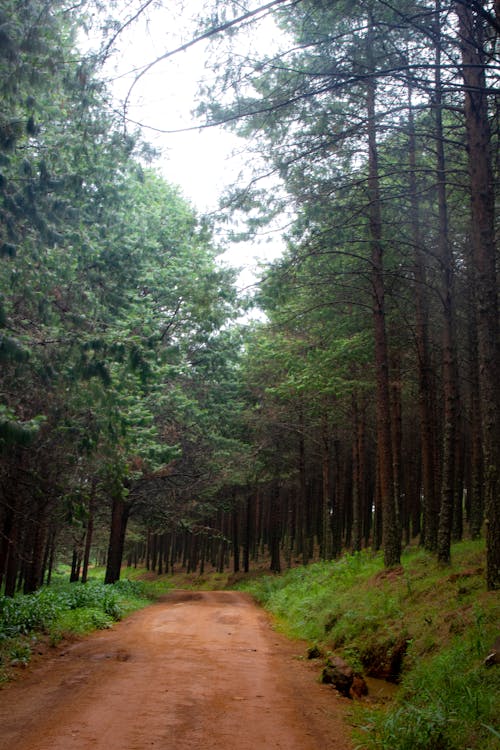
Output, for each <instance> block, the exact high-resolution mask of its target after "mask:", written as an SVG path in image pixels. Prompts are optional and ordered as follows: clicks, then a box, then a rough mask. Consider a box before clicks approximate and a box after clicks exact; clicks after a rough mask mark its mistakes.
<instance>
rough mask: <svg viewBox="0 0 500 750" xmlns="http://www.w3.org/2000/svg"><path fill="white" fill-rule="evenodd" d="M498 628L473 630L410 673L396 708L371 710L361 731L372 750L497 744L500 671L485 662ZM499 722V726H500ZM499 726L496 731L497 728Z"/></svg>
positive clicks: (456, 749) (458, 749)
mask: <svg viewBox="0 0 500 750" xmlns="http://www.w3.org/2000/svg"><path fill="white" fill-rule="evenodd" d="M492 632H493V631H492V630H489V629H487V630H486V631H485V630H483V629H482V628H477V627H476V628H473V629H471V630H470V631H469V632H468V633H467V635H466V637H465V638H460V639H455V640H454V641H453V642H452V643H451V644H450V645H448V646H447V647H446V648H444V649H443V650H442V651H441V652H440V653H439V654H437V655H436V656H434V657H431V658H430V659H428V660H426V661H422V662H420V663H418V664H417V665H416V666H415V667H414V668H413V669H412V671H411V672H409V673H408V675H407V676H405V678H404V680H403V683H402V686H401V690H400V693H399V695H398V697H397V700H396V703H395V705H394V708H392V709H390V710H388V711H380V710H377V711H367V712H365V715H364V716H362V717H360V718H359V726H358V730H357V732H356V736H357V737H358V738H359V739H360V740H361V742H362V744H361V745H360V746H359V747H360V748H361V747H363V748H366V750H428V748H435V750H462V749H463V748H464V747H467V748H480V750H489V749H490V748H491V750H493V748H495V747H497V745H496V742H497V740H496V739H495V732H496V731H498V729H499V728H500V724H499V723H498V717H499V716H500V697H499V696H500V674H499V672H498V669H488V668H487V667H485V666H484V664H483V659H484V654H485V653H486V652H487V650H488V648H489V646H490V643H489V641H488V635H491V633H492ZM495 727H496V729H495ZM492 730H493V731H492Z"/></svg>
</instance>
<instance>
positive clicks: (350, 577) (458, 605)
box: [238, 542, 500, 750]
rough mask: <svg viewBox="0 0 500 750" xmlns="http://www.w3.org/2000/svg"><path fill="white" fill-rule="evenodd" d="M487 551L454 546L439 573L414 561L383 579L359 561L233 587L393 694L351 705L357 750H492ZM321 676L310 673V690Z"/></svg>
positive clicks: (496, 722) (492, 621) (352, 558)
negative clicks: (391, 685)
mask: <svg viewBox="0 0 500 750" xmlns="http://www.w3.org/2000/svg"><path fill="white" fill-rule="evenodd" d="M483 560H484V545H483V544H482V543H480V542H461V543H458V544H456V545H454V546H453V564H452V565H451V566H450V567H446V568H443V567H440V566H439V565H438V564H437V562H436V560H435V558H434V557H433V556H432V555H431V554H429V553H428V552H426V551H424V550H422V549H413V550H411V551H409V552H407V553H405V554H404V555H403V557H402V565H401V567H398V568H395V569H393V570H386V569H384V565H383V559H382V557H381V555H379V554H372V553H371V552H370V551H363V552H360V553H357V554H354V555H347V556H345V557H343V558H341V559H340V560H338V561H335V562H319V563H315V564H313V565H310V566H308V567H307V568H304V567H300V568H294V569H290V570H289V571H287V572H286V573H285V574H284V575H282V576H269V575H267V576H263V577H260V578H258V579H254V580H252V581H250V582H248V583H240V584H238V587H239V588H243V589H244V590H246V591H249V592H250V593H251V594H252V595H253V596H254V597H255V598H256V599H257V600H258V601H259V602H260V603H262V604H263V605H264V606H265V607H266V608H267V609H269V610H270V611H271V612H272V613H273V615H275V616H276V617H277V619H278V622H279V624H280V627H281V628H282V629H283V630H284V631H285V632H286V633H287V634H288V635H290V636H292V637H295V638H302V639H305V640H306V641H308V642H309V644H310V645H311V647H314V652H315V653H316V654H319V655H321V657H322V658H323V659H324V660H326V659H327V658H328V656H329V655H330V654H331V653H332V652H335V653H336V654H338V655H340V656H342V657H343V658H344V659H345V661H346V662H348V663H349V664H350V665H351V666H352V667H353V669H354V670H355V671H357V672H359V673H361V674H363V675H365V676H370V675H372V676H374V677H381V678H383V679H388V680H391V681H392V682H395V683H397V684H399V689H398V690H397V691H396V695H395V698H394V700H392V701H390V702H388V703H380V704H377V702H376V701H373V699H371V698H370V697H368V699H367V700H363V701H361V702H359V703H358V702H356V703H354V704H353V711H352V721H353V724H354V726H355V732H354V733H355V740H356V742H355V746H356V747H357V749H358V750H464V749H465V748H470V749H471V750H493V748H498V740H499V736H500V735H499V732H500V719H499V717H500V665H498V664H495V665H493V666H492V667H487V666H485V664H484V660H485V657H486V656H487V655H488V654H489V652H490V650H491V648H492V645H493V643H494V642H495V640H496V638H497V637H498V636H499V632H498V627H499V626H498V623H499V622H500V599H499V597H498V593H494V592H487V591H485V590H484V578H483V570H482V566H483V564H484V563H483ZM319 674H320V668H319V667H318V678H319Z"/></svg>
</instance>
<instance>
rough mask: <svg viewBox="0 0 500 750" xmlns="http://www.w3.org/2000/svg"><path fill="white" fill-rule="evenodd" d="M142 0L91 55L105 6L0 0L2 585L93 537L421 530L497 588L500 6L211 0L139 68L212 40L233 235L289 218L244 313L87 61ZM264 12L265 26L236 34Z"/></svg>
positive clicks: (80, 555)
mask: <svg viewBox="0 0 500 750" xmlns="http://www.w3.org/2000/svg"><path fill="white" fill-rule="evenodd" d="M150 5H151V4H150V3H144V4H142V5H137V7H134V8H133V9H131V10H130V12H129V16H128V17H127V18H126V20H125V21H124V20H123V19H122V20H121V21H120V22H117V21H116V19H115V20H113V18H111V19H110V23H109V24H108V33H109V36H108V38H107V40H106V41H105V42H104V43H103V47H102V49H101V50H100V53H99V54H96V53H88V54H85V53H83V52H82V51H81V50H80V49H79V46H78V33H79V29H81V28H83V25H84V24H87V23H88V22H89V18H90V16H89V11H91V10H95V9H96V8H97V7H98V6H97V5H91V4H88V5H86V6H85V7H84V4H77V5H76V6H75V5H73V4H70V3H66V2H64V0H61V1H60V2H50V3H45V2H41V1H40V0H28V1H27V2H25V3H23V4H22V5H19V4H18V3H10V2H4V3H3V4H2V8H1V13H2V16H1V19H0V86H1V91H2V108H1V112H0V220H1V226H0V256H1V257H0V361H1V363H2V369H1V373H0V524H1V529H2V535H1V539H0V576H1V579H2V582H3V585H4V590H5V592H6V593H7V594H9V595H10V594H13V593H14V592H15V590H16V588H17V587H19V586H23V587H24V589H25V590H26V591H31V590H33V589H34V588H36V587H37V586H38V585H40V584H41V583H42V582H43V581H44V580H46V579H47V576H48V577H50V571H51V569H52V565H53V561H54V559H56V558H57V556H58V555H59V556H61V555H62V556H63V557H65V559H66V560H69V559H71V560H72V578H73V580H77V579H78V577H79V576H80V568H81V566H83V572H82V575H83V578H84V580H85V578H86V575H87V567H88V563H89V556H90V552H91V548H92V546H93V547H94V550H96V551H97V553H98V554H99V555H100V559H101V561H103V562H104V561H105V562H106V564H107V573H106V580H107V581H108V582H112V581H114V580H116V579H117V578H118V577H119V575H120V567H121V564H122V561H123V558H124V555H125V556H127V558H128V559H129V561H132V560H137V559H140V558H142V559H144V560H145V562H146V564H147V565H148V566H149V567H152V568H154V569H157V570H159V571H160V572H161V571H162V570H164V569H167V570H172V569H173V568H174V566H175V565H177V564H182V565H185V566H187V568H188V569H190V570H194V569H197V568H198V567H199V568H200V569H201V570H202V569H203V567H204V566H205V564H206V563H212V564H213V565H215V566H217V567H218V568H223V567H224V566H225V565H227V564H228V560H229V557H230V556H232V560H233V565H234V569H235V571H237V570H239V566H240V562H241V560H240V557H241V553H243V566H244V569H245V570H248V569H249V566H250V561H251V559H252V558H253V559H257V558H258V557H259V555H261V554H262V552H263V551H265V552H266V554H269V558H270V565H271V568H272V569H273V570H279V569H280V568H281V565H282V562H283V559H285V560H286V561H287V563H288V564H290V565H291V564H292V562H293V560H300V561H302V562H305V563H307V562H308V561H309V560H310V559H313V558H314V557H315V556H317V555H319V556H321V557H323V558H326V559H328V558H331V557H334V556H336V555H338V554H340V553H341V552H342V551H343V550H345V549H351V550H355V551H356V550H359V549H360V548H361V547H362V546H372V547H373V548H375V549H379V548H380V549H382V550H383V554H384V559H385V562H386V565H387V566H389V567H392V566H395V565H398V563H399V558H400V552H401V547H402V545H403V544H410V543H412V542H413V541H414V540H417V541H418V542H419V543H421V544H423V545H424V546H425V547H426V548H427V549H429V550H431V551H432V552H434V553H435V554H436V555H437V556H438V559H439V560H440V561H441V562H442V563H443V564H447V563H448V562H449V558H450V543H451V540H452V539H455V538H461V537H462V535H464V534H466V533H469V534H471V535H472V536H473V537H477V536H479V535H480V534H483V533H484V535H485V537H486V550H487V552H486V563H487V565H486V581H487V585H488V587H489V588H491V589H497V588H498V587H499V586H500V541H499V540H500V490H499V471H500V454H499V446H500V401H499V398H500V397H499V395H498V388H497V383H498V373H499V367H500V361H499V357H500V351H499V330H498V285H497V279H496V265H497V248H496V236H497V232H498V227H497V226H496V224H495V222H496V217H495V198H496V193H497V184H498V173H497V172H498V164H497V160H496V159H495V154H496V151H497V150H498V97H497V96H496V90H497V85H498V76H499V65H498V15H497V14H498V6H497V4H494V3H493V2H474V3H465V2H464V3H462V2H453V3H452V2H445V1H444V0H405V2H402V3H399V2H398V3H388V2H382V1H381V0H355V1H354V2H353V1H352V0H351V2H348V3H347V2H343V0H338V2H335V3H325V2H321V1H320V0H300V1H299V2H294V1H289V0H278V1H276V2H271V3H263V4H259V3H254V4H249V5H245V7H244V8H243V10H242V7H241V4H240V3H232V2H229V1H227V2H224V3H221V2H214V3H212V4H211V7H210V12H209V15H208V16H207V18H204V17H200V19H199V24H198V27H197V28H196V29H193V36H192V38H191V39H190V40H189V41H187V42H186V43H184V44H183V45H181V46H180V47H179V48H178V49H177V48H176V49H170V50H165V52H164V53H163V54H162V55H161V56H160V57H158V58H157V59H153V60H151V61H150V63H148V64H147V65H146V66H145V67H143V68H142V69H141V70H139V71H138V72H137V79H136V80H137V81H138V80H139V79H140V78H141V77H143V76H146V75H147V74H148V72H149V71H150V70H151V69H152V67H153V66H154V64H155V63H156V62H158V61H159V60H163V59H165V58H167V57H169V56H172V55H174V54H178V53H179V51H180V50H183V49H185V48H187V47H189V46H191V45H193V44H197V43H199V42H200V41H204V42H206V41H207V40H212V42H213V44H214V45H215V44H216V45H217V48H216V49H215V47H214V50H213V54H212V53H210V59H209V60H207V66H210V64H211V63H212V66H213V80H212V84H211V85H208V84H207V83H205V84H204V87H203V90H201V91H200V97H199V102H198V109H197V112H198V117H203V118H205V120H204V125H205V126H206V127H218V126H225V127H228V128H230V129H232V130H233V131H234V132H236V133H237V134H238V135H239V136H240V137H241V138H243V139H246V141H245V142H248V143H249V144H250V146H249V148H250V149H251V152H252V154H253V156H252V166H253V168H254V172H253V174H252V179H251V182H250V184H248V183H246V182H239V183H238V184H236V185H234V187H233V188H232V189H231V190H230V191H229V192H228V194H227V195H226V196H224V198H223V201H222V206H221V212H222V214H224V216H226V217H227V213H228V211H232V212H233V214H234V212H237V213H238V217H241V216H242V215H243V216H246V218H247V227H248V233H247V237H252V236H253V234H254V233H255V232H256V231H259V229H260V228H261V227H263V226H265V225H266V222H268V221H270V220H271V219H272V218H273V217H275V216H276V215H279V213H280V212H282V211H285V212H286V215H287V216H293V221H292V223H291V225H289V227H288V229H287V232H286V235H285V240H286V244H287V249H286V251H285V253H284V254H283V256H282V257H281V258H280V259H279V260H277V261H274V262H273V263H269V264H266V266H265V267H264V268H263V273H262V279H261V281H260V284H259V289H258V291H257V293H256V296H255V300H254V304H256V305H257V306H258V307H259V308H260V310H261V311H263V313H264V314H265V318H264V319H260V320H253V321H252V320H251V319H249V318H248V317H247V318H246V319H243V321H242V318H241V313H242V311H243V310H244V308H245V305H246V301H245V300H243V299H239V298H238V295H237V292H236V288H235V279H236V272H235V271H232V270H230V269H227V268H226V267H224V266H223V265H222V264H220V263H219V262H218V260H217V255H218V252H219V249H220V248H218V246H217V242H216V240H215V236H216V234H215V232H214V224H213V222H214V219H213V217H212V218H211V219H209V218H207V217H202V216H199V215H197V213H196V211H195V209H194V208H193V207H192V206H191V205H190V204H189V202H188V201H187V200H186V199H185V198H184V197H183V196H182V194H181V192H180V191H179V189H177V188H176V187H174V186H172V185H171V184H169V183H168V182H167V181H166V180H165V179H164V177H163V176H161V175H160V172H159V170H158V168H157V166H156V164H155V154H154V152H153V149H152V148H151V147H150V146H149V145H148V144H147V143H146V142H145V141H144V139H143V137H142V136H141V134H140V132H131V131H130V124H125V126H124V121H123V113H120V109H119V107H117V106H116V105H115V104H114V103H113V102H112V95H111V92H110V90H109V88H108V87H107V85H106V84H105V83H104V80H103V77H102V75H101V71H102V68H101V64H102V61H103V60H105V59H106V58H107V56H108V55H109V53H110V50H111V49H112V47H113V44H114V43H115V42H116V39H117V38H119V35H120V34H121V33H124V31H125V29H126V28H128V27H129V26H130V27H133V23H134V21H135V19H136V18H138V17H139V16H140V13H141V12H145V10H146V8H148V9H149V11H150V12H153V11H152V7H149V6H150ZM112 11H113V9H112V8H111V9H107V11H106V12H107V13H108V14H109V13H112ZM99 18H101V16H99ZM263 19H265V20H266V23H269V21H270V19H272V21H273V23H274V24H275V30H276V46H275V47H273V48H269V50H266V52H265V53H262V54H261V53H259V52H258V49H256V50H249V48H248V43H246V44H245V45H242V46H241V47H238V45H239V44H240V42H239V40H240V38H241V35H245V34H248V31H249V29H250V28H251V27H252V25H253V24H259V23H261V22H263ZM257 33H258V32H257ZM240 49H241V50H244V52H243V53H241V52H239V50H240ZM129 94H130V92H129ZM123 112H125V114H126V112H127V110H126V107H125V108H124V110H123ZM270 176H272V178H271V182H270V181H269V178H270ZM127 529H128V530H129V533H128V536H127Z"/></svg>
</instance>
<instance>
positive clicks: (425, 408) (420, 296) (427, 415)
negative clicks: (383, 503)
mask: <svg viewBox="0 0 500 750" xmlns="http://www.w3.org/2000/svg"><path fill="white" fill-rule="evenodd" d="M408 105H409V106H408V112H409V138H408V147H409V167H410V169H409V185H410V206H411V208H410V222H411V229H412V235H413V242H414V258H413V273H414V278H415V285H414V292H415V310H416V330H415V335H416V346H417V368H418V405H419V417H420V450H421V462H422V494H423V502H422V504H423V519H422V521H423V530H422V542H423V545H424V547H425V548H426V549H428V550H435V549H436V548H437V529H438V514H439V503H438V495H437V489H436V471H435V465H434V457H435V452H436V446H435V429H434V427H435V426H434V413H435V409H434V403H435V397H434V387H433V377H432V363H431V356H430V347H429V304H428V295H427V274H426V264H425V252H424V248H423V241H422V233H421V226H420V206H419V200H418V191H417V159H416V139H415V122H414V113H413V103H412V92H411V89H409V91H408Z"/></svg>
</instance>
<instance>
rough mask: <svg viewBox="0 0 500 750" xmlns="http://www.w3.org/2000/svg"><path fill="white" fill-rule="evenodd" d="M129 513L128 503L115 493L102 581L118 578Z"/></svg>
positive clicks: (109, 581) (106, 581) (111, 580)
mask: <svg viewBox="0 0 500 750" xmlns="http://www.w3.org/2000/svg"><path fill="white" fill-rule="evenodd" d="M129 513H130V506H129V504H128V503H127V502H126V501H125V500H124V499H123V498H122V497H121V495H117V496H116V495H115V496H114V497H113V505H112V509H111V528H110V532H109V545H108V558H107V564H106V574H105V577H104V583H115V581H118V580H120V571H121V565H122V558H123V546H124V543H125V532H126V530H127V522H128V517H129Z"/></svg>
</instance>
